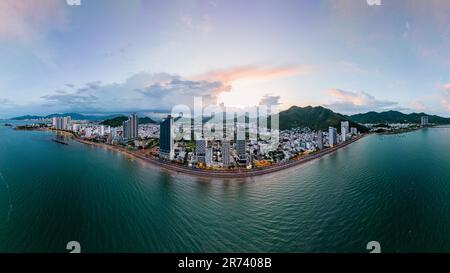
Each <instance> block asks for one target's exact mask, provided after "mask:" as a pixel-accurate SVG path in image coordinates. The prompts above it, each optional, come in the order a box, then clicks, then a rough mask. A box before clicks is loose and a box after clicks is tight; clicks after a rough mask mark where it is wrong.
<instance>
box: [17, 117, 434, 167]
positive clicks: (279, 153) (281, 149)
mask: <svg viewBox="0 0 450 273" xmlns="http://www.w3.org/2000/svg"><path fill="white" fill-rule="evenodd" d="M140 119H141V118H139V117H138V115H137V114H136V113H133V114H131V115H130V116H129V117H128V118H126V120H124V121H122V124H121V125H118V124H117V122H116V124H115V125H117V126H111V125H107V124H112V123H111V122H109V121H110V120H106V121H89V120H84V121H83V120H72V119H71V117H70V116H54V117H52V118H51V119H48V118H47V119H42V120H40V123H37V124H33V125H27V126H25V128H30V127H31V128H41V129H42V128H46V129H51V130H56V131H60V132H68V133H71V134H73V136H74V137H75V138H76V139H79V140H81V141H83V142H92V143H97V144H102V145H108V146H111V147H118V148H121V149H126V151H128V152H135V153H137V154H138V155H139V156H141V157H142V156H143V157H146V158H151V159H156V160H159V161H161V162H167V163H173V164H177V165H179V166H183V167H187V168H190V169H199V170H208V169H209V170H222V171H233V170H241V169H246V170H252V169H260V168H268V167H271V166H277V165H282V164H286V163H289V162H295V161H296V160H299V159H304V158H308V156H314V157H317V154H319V153H321V152H323V151H327V150H330V149H332V148H336V147H339V146H340V145H342V144H345V143H347V142H350V141H354V140H356V139H358V138H360V137H362V136H364V135H365V133H361V132H359V131H358V128H356V127H351V126H350V122H349V121H347V120H343V121H341V122H340V128H336V127H333V126H329V127H328V130H326V131H325V130H312V129H311V128H308V127H296V128H291V129H285V130H279V131H277V142H276V143H275V144H274V142H271V141H267V140H264V139H263V138H262V137H259V135H258V138H257V139H253V140H250V139H249V137H248V134H251V133H253V134H258V132H259V127H258V126H253V125H250V123H251V122H248V121H246V122H244V123H239V122H238V121H237V120H234V121H233V127H232V128H231V131H232V132H233V134H234V135H233V137H232V138H231V139H222V138H219V139H206V138H202V137H200V138H196V139H194V138H192V139H187V140H185V139H181V140H176V139H175V131H176V129H177V130H182V128H175V122H174V120H176V118H175V119H174V117H173V116H170V115H168V116H167V117H166V118H164V119H163V120H162V121H161V122H160V123H157V122H154V121H153V120H151V122H150V123H145V124H140V123H139V120H140ZM430 125H431V124H430V123H429V118H428V116H421V117H420V123H414V124H411V123H398V124H364V126H365V127H367V128H369V130H370V131H369V132H374V133H396V132H404V131H408V130H414V129H417V128H422V127H428V126H430ZM191 126H192V127H194V124H191ZM201 126H202V128H200V130H201V131H202V132H203V130H206V129H205V128H206V127H208V123H206V124H205V125H201ZM203 126H204V127H205V128H203ZM238 128H241V129H242V128H245V131H246V132H247V134H246V137H245V138H244V139H238V138H237V131H238V130H239V129H238ZM19 129H20V127H19ZM191 129H194V128H191ZM197 129H198V128H197ZM192 131H193V130H192ZM224 131H226V126H225V125H224Z"/></svg>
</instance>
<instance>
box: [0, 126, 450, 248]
mask: <svg viewBox="0 0 450 273" xmlns="http://www.w3.org/2000/svg"><path fill="white" fill-rule="evenodd" d="M0 124H2V123H1V122H0ZM449 136H450V129H449V128H447V129H443V128H441V129H428V130H421V131H416V132H412V133H407V134H402V135H398V136H394V135H392V136H379V135H372V136H368V137H365V138H363V139H361V140H359V141H357V142H356V143H354V144H352V145H350V146H349V147H346V148H344V149H342V150H339V151H338V152H337V153H334V154H332V155H328V156H325V157H323V158H321V159H318V160H316V161H312V162H309V163H307V164H305V165H302V166H299V167H295V168H292V169H289V170H286V171H282V172H278V173H274V174H270V175H266V176H262V177H254V178H247V179H242V180H224V179H204V178H195V177H189V176H185V175H174V174H170V173H167V172H165V171H161V170H159V169H158V168H157V167H154V166H151V165H148V164H144V163H142V162H141V161H139V160H135V159H132V158H129V157H127V156H125V155H121V154H119V153H116V152H113V151H108V150H104V149H101V148H95V147H90V146H87V145H83V144H80V143H76V142H71V143H70V145H68V146H66V145H61V144H57V143H55V142H52V141H51V139H52V137H53V133H50V132H36V131H34V132H31V131H14V130H12V129H10V128H7V127H3V126H0V252H66V249H65V247H66V244H67V242H69V241H73V240H75V241H79V242H80V244H81V248H82V251H83V252H367V251H366V249H365V248H366V244H367V242H369V241H372V240H376V241H379V242H380V244H381V248H382V251H383V252H450V153H449V151H450V137H449Z"/></svg>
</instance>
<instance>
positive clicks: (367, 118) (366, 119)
mask: <svg viewBox="0 0 450 273" xmlns="http://www.w3.org/2000/svg"><path fill="white" fill-rule="evenodd" d="M422 116H428V122H430V123H435V124H450V118H444V117H440V116H436V115H429V114H426V113H411V114H404V113H401V112H399V111H386V112H381V113H378V112H373V111H372V112H367V113H364V114H356V115H352V116H350V118H351V119H352V120H353V121H356V122H359V123H420V119H421V117H422Z"/></svg>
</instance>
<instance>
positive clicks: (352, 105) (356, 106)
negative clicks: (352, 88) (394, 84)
mask: <svg viewBox="0 0 450 273" xmlns="http://www.w3.org/2000/svg"><path fill="white" fill-rule="evenodd" d="M328 94H329V95H330V96H332V97H334V98H335V99H337V101H334V102H332V103H330V104H328V105H325V106H326V107H329V108H331V109H333V110H335V111H338V112H342V113H349V114H350V113H359V112H367V111H385V110H391V109H398V103H397V102H393V101H387V100H377V99H376V98H375V97H374V96H372V95H370V94H368V93H366V92H362V91H360V92H349V91H344V90H340V89H331V90H329V91H328Z"/></svg>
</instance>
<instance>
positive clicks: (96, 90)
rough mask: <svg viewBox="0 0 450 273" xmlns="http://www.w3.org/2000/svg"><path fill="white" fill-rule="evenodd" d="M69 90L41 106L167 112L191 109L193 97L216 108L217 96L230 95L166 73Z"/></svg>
mask: <svg viewBox="0 0 450 273" xmlns="http://www.w3.org/2000/svg"><path fill="white" fill-rule="evenodd" d="M69 89H70V90H69V91H66V90H56V91H55V92H53V94H49V95H45V96H42V97H41V98H42V99H43V100H44V103H43V106H44V107H53V108H55V109H59V110H60V111H62V110H66V111H81V112H86V111H90V112H93V111H94V112H115V111H130V110H149V109H158V110H170V109H171V108H172V107H173V106H174V105H176V104H185V105H189V106H192V105H193V101H194V97H195V96H201V97H202V98H203V103H204V104H205V105H210V104H217V97H218V96H219V94H220V93H222V92H227V91H229V90H230V86H227V85H225V84H223V83H222V82H219V81H193V80H187V79H183V78H182V77H180V76H178V75H172V74H167V73H157V74H149V73H144V72H142V73H138V74H135V75H133V76H131V77H130V78H128V79H127V80H126V81H125V82H123V83H113V84H103V83H102V82H101V81H94V82H89V83H86V84H85V85H84V86H82V87H80V88H77V89H76V90H75V91H74V90H73V88H69Z"/></svg>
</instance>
